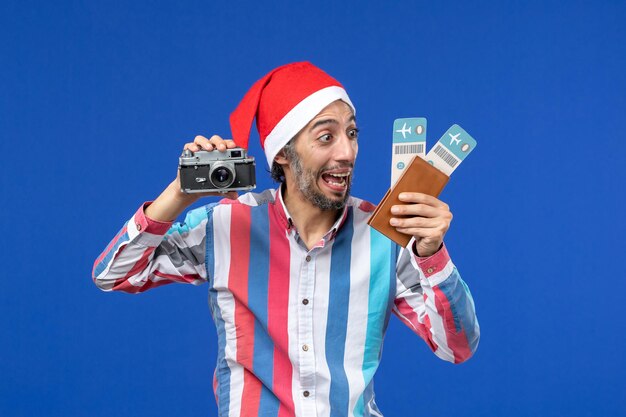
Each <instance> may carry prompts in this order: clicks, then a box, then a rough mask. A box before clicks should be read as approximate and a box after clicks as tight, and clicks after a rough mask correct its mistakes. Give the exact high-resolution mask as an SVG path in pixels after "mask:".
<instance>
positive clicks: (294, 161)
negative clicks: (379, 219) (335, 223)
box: [289, 152, 352, 210]
mask: <svg viewBox="0 0 626 417" xmlns="http://www.w3.org/2000/svg"><path fill="white" fill-rule="evenodd" d="M289 167H290V168H291V171H292V172H293V176H294V178H295V180H296V185H297V187H298V189H299V190H300V192H301V193H302V195H303V196H304V197H305V198H306V199H307V200H309V202H311V204H313V205H314V206H315V207H317V208H319V209H320V210H341V209H343V208H344V207H345V206H346V202H347V201H348V198H349V197H350V187H351V185H352V174H351V175H350V177H349V178H346V181H347V187H346V192H345V194H344V195H343V198H341V199H340V200H334V199H330V198H328V197H326V196H325V195H324V194H322V193H321V192H319V191H318V190H316V189H315V184H316V182H317V176H316V175H315V174H314V173H313V172H312V171H305V170H304V168H302V163H301V161H300V157H299V156H298V155H297V154H296V153H295V152H294V154H292V155H290V158H289Z"/></svg>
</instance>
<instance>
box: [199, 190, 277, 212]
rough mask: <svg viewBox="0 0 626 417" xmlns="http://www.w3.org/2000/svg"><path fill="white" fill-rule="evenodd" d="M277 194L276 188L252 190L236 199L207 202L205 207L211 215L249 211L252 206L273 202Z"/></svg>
mask: <svg viewBox="0 0 626 417" xmlns="http://www.w3.org/2000/svg"><path fill="white" fill-rule="evenodd" d="M275 196H276V190H275V189H267V190H264V191H262V192H260V193H252V192H250V193H245V194H242V195H240V196H239V197H238V198H237V199H236V200H230V199H228V198H224V199H222V200H220V201H218V202H216V203H212V204H207V205H205V206H204V207H203V209H204V210H205V211H206V213H207V214H208V216H209V217H211V216H213V215H216V214H219V213H223V212H230V213H237V212H241V211H242V210H244V211H247V210H249V209H251V208H255V207H262V206H267V205H268V204H273V203H274V199H275Z"/></svg>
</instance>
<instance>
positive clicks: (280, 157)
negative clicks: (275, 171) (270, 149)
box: [274, 149, 289, 165]
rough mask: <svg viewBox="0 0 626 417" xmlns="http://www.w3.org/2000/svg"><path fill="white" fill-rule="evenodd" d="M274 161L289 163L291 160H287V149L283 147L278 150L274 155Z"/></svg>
mask: <svg viewBox="0 0 626 417" xmlns="http://www.w3.org/2000/svg"><path fill="white" fill-rule="evenodd" d="M274 162H276V163H277V164H278V165H289V161H288V160H287V157H286V156H285V151H284V150H283V149H281V150H280V151H278V153H277V154H276V156H275V157H274Z"/></svg>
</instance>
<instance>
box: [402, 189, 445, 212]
mask: <svg viewBox="0 0 626 417" xmlns="http://www.w3.org/2000/svg"><path fill="white" fill-rule="evenodd" d="M398 199H399V200H400V201H404V202H407V203H421V204H427V205H429V206H433V207H446V208H447V207H448V205H447V204H446V203H444V202H443V201H441V200H439V199H438V198H436V197H433V196H431V195H428V194H424V193H409V192H404V193H400V194H399V195H398Z"/></svg>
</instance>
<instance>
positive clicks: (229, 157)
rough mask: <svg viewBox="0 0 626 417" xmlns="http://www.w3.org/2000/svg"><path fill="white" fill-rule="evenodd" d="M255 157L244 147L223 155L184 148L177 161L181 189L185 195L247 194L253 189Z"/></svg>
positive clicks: (222, 153)
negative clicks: (210, 193)
mask: <svg viewBox="0 0 626 417" xmlns="http://www.w3.org/2000/svg"><path fill="white" fill-rule="evenodd" d="M254 168H255V162H254V157H249V156H248V155H247V152H246V150H245V149H243V148H233V149H227V150H226V152H220V151H218V150H214V151H211V152H209V151H198V152H191V151H190V150H188V149H186V150H185V151H184V152H183V154H182V155H181V156H180V158H179V162H178V169H179V171H180V188H181V191H182V192H184V193H206V192H216V191H217V192H223V193H226V192H228V191H247V190H252V189H254V188H255V187H256V176H255V171H254Z"/></svg>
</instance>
